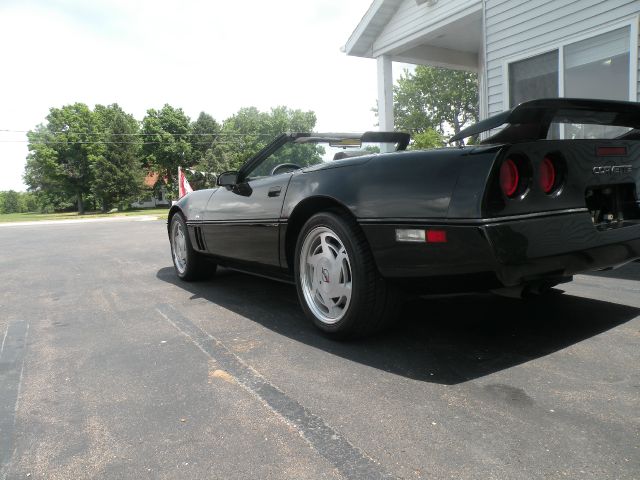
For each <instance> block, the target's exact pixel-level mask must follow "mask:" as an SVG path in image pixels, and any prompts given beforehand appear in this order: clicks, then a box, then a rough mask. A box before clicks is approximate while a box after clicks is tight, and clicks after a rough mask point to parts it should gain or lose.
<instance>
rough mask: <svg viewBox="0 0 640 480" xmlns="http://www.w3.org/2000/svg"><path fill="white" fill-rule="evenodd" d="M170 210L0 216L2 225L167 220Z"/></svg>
mask: <svg viewBox="0 0 640 480" xmlns="http://www.w3.org/2000/svg"><path fill="white" fill-rule="evenodd" d="M168 213H169V209H168V208H141V209H139V210H127V211H124V212H115V213H102V212H87V213H85V214H84V215H78V214H77V213H76V212H64V213H5V214H1V215H0V223H5V222H36V221H38V220H71V219H76V220H77V219H83V218H98V217H123V216H124V217H128V216H131V215H156V216H157V217H158V218H161V219H164V218H167V214H168Z"/></svg>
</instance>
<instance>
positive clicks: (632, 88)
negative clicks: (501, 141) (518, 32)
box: [502, 15, 640, 112]
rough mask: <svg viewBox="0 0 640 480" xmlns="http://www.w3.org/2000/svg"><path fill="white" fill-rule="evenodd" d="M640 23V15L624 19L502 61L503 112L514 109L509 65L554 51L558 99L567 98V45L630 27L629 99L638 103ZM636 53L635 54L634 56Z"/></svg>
mask: <svg viewBox="0 0 640 480" xmlns="http://www.w3.org/2000/svg"><path fill="white" fill-rule="evenodd" d="M639 21H640V15H634V16H632V17H627V18H624V19H622V20H620V21H618V22H615V23H611V24H609V25H607V26H606V27H601V28H594V29H590V30H588V31H586V32H582V33H580V34H579V35H573V36H571V37H567V38H564V39H562V40H561V41H558V42H555V43H552V44H546V45H544V46H541V47H539V48H536V49H534V50H530V51H528V52H526V53H520V54H518V55H512V56H510V57H507V58H505V59H503V61H502V78H503V79H504V81H503V92H502V111H503V112H504V111H507V110H510V109H511V108H513V107H514V106H515V105H514V106H511V104H510V88H511V85H510V81H511V79H510V77H509V65H511V64H512V63H516V62H519V61H522V60H527V59H529V58H533V57H537V56H538V55H543V54H545V53H550V52H553V51H557V52H558V97H561V98H563V97H564V96H565V87H564V82H565V78H564V49H565V47H566V46H567V45H571V44H574V43H577V42H580V41H583V40H587V39H590V38H593V37H597V36H598V35H602V34H605V33H609V32H613V31H614V30H618V29H621V28H625V27H629V92H628V94H627V99H628V100H629V101H632V102H637V101H638V96H639V92H638V33H639V29H638V24H639ZM634 52H635V54H634Z"/></svg>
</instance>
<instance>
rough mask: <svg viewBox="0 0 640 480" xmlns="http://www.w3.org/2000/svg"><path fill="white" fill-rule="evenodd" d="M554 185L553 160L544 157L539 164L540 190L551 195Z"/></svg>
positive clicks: (554, 170)
mask: <svg viewBox="0 0 640 480" xmlns="http://www.w3.org/2000/svg"><path fill="white" fill-rule="evenodd" d="M555 184H556V167H555V165H554V164H553V160H551V159H550V158H549V157H545V158H544V160H543V161H542V163H541V164H540V188H542V191H543V192H544V193H551V192H552V191H553V187H554V186H555Z"/></svg>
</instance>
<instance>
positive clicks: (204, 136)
mask: <svg viewBox="0 0 640 480" xmlns="http://www.w3.org/2000/svg"><path fill="white" fill-rule="evenodd" d="M219 133H220V124H219V123H218V122H216V121H215V119H214V118H213V117H212V116H211V115H209V114H208V113H205V112H200V115H198V118H197V120H196V121H195V122H193V123H191V153H192V156H193V160H192V162H191V163H192V164H194V165H195V164H196V163H198V162H200V161H201V160H202V159H203V158H204V157H205V155H206V153H207V150H209V149H211V147H212V146H213V143H214V142H215V141H216V139H217V136H218V134H219Z"/></svg>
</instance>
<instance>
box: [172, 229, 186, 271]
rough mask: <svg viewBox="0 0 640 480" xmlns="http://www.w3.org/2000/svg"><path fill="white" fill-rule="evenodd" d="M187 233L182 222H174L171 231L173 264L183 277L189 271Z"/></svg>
mask: <svg viewBox="0 0 640 480" xmlns="http://www.w3.org/2000/svg"><path fill="white" fill-rule="evenodd" d="M185 235H186V232H185V231H184V227H183V226H182V223H180V222H174V223H173V227H172V229H171V244H172V245H173V263H174V264H175V266H176V269H177V270H178V273H180V274H181V275H182V274H183V273H184V272H185V271H186V269H187V239H186V238H185Z"/></svg>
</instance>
